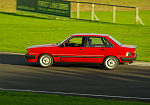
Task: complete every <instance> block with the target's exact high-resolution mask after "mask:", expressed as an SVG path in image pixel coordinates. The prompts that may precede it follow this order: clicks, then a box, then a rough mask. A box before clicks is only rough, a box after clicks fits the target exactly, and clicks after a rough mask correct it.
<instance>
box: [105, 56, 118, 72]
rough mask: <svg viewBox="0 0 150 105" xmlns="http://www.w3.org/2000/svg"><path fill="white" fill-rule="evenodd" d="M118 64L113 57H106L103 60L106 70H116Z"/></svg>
mask: <svg viewBox="0 0 150 105" xmlns="http://www.w3.org/2000/svg"><path fill="white" fill-rule="evenodd" d="M118 64H119V61H118V59H117V58H116V57H114V56H108V57H106V58H105V60H104V66H105V68H106V69H108V70H113V69H115V68H117V66H118Z"/></svg>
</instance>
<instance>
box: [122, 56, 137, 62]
mask: <svg viewBox="0 0 150 105" xmlns="http://www.w3.org/2000/svg"><path fill="white" fill-rule="evenodd" d="M136 58H137V54H136V55H135V57H134V58H121V60H122V61H135V60H136Z"/></svg>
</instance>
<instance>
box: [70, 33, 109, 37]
mask: <svg viewBox="0 0 150 105" xmlns="http://www.w3.org/2000/svg"><path fill="white" fill-rule="evenodd" d="M72 36H110V35H108V34H95V33H77V34H73V35H72Z"/></svg>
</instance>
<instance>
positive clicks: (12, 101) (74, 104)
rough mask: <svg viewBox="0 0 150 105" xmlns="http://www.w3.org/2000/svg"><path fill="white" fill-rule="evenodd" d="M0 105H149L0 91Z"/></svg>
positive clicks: (145, 104)
mask: <svg viewBox="0 0 150 105" xmlns="http://www.w3.org/2000/svg"><path fill="white" fill-rule="evenodd" d="M0 105H149V103H144V102H136V101H121V100H104V99H99V98H96V99H95V98H84V97H73V96H61V95H50V94H36V93H27V92H8V91H0Z"/></svg>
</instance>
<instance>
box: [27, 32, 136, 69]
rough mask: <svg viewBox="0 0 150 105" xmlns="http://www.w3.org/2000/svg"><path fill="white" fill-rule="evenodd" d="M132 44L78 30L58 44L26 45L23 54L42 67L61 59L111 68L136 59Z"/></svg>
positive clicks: (108, 36)
mask: <svg viewBox="0 0 150 105" xmlns="http://www.w3.org/2000/svg"><path fill="white" fill-rule="evenodd" d="M136 47H137V46H133V45H125V44H121V43H120V42H119V41H117V40H116V39H114V38H113V37H112V36H110V35H106V34H90V33H82V34H73V35H72V36H70V37H68V38H67V39H65V40H64V41H62V42H60V43H56V44H44V45H35V46H30V47H28V48H27V53H26V54H25V57H26V58H27V62H39V64H40V65H41V66H42V67H48V66H51V65H52V64H53V63H62V62H63V63H80V64H81V63H90V64H103V65H104V66H105V68H106V69H115V68H116V67H117V66H118V64H120V63H126V62H129V63H132V62H133V60H136V58H137V54H136Z"/></svg>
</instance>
